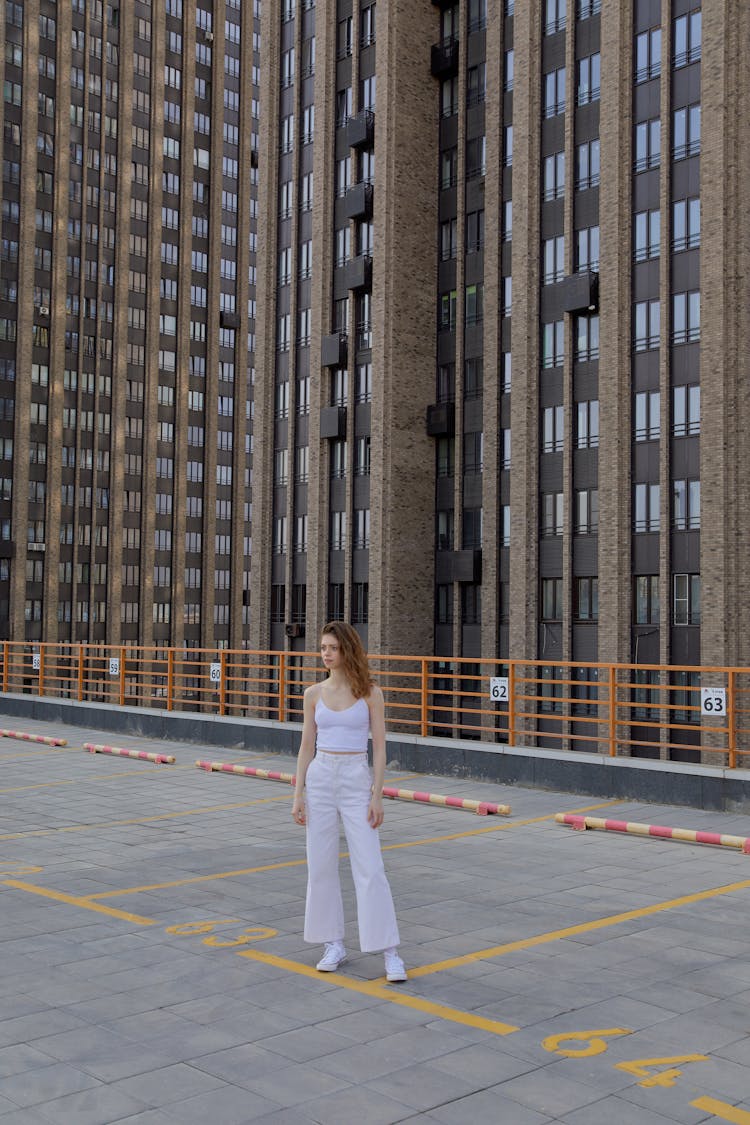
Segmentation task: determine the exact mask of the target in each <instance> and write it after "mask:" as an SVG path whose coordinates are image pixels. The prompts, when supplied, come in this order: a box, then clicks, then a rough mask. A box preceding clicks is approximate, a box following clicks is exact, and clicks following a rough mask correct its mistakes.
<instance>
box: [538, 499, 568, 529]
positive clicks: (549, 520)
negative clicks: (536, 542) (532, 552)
mask: <svg viewBox="0 0 750 1125" xmlns="http://www.w3.org/2000/svg"><path fill="white" fill-rule="evenodd" d="M541 515H542V538H543V539H552V538H555V537H556V536H558V535H562V533H563V494H562V492H543V493H542V503H541Z"/></svg>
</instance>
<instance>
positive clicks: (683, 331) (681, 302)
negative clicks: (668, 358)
mask: <svg viewBox="0 0 750 1125" xmlns="http://www.w3.org/2000/svg"><path fill="white" fill-rule="evenodd" d="M700 338H701V295H700V293H699V292H698V291H697V290H694V291H693V292H691V293H675V294H673V296H672V343H673V344H691V343H693V342H694V341H696V340H700Z"/></svg>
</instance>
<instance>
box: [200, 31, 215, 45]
mask: <svg viewBox="0 0 750 1125" xmlns="http://www.w3.org/2000/svg"><path fill="white" fill-rule="evenodd" d="M203 38H204V39H205V40H206V42H207V43H213V41H214V33H213V31H204V32H203Z"/></svg>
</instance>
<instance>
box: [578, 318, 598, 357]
mask: <svg viewBox="0 0 750 1125" xmlns="http://www.w3.org/2000/svg"><path fill="white" fill-rule="evenodd" d="M575 358H576V360H577V361H578V362H579V363H584V362H587V361H589V360H594V359H598V358H599V317H598V316H577V317H576V354H575Z"/></svg>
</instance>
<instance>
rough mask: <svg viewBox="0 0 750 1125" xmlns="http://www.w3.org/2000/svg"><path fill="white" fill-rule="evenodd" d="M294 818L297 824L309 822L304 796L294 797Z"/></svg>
mask: <svg viewBox="0 0 750 1125" xmlns="http://www.w3.org/2000/svg"><path fill="white" fill-rule="evenodd" d="M381 819H382V817H381ZM292 820H293V821H294V823H295V824H307V816H306V814H305V802H304V801H303V799H302V797H295V798H294V804H293V805H292Z"/></svg>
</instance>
